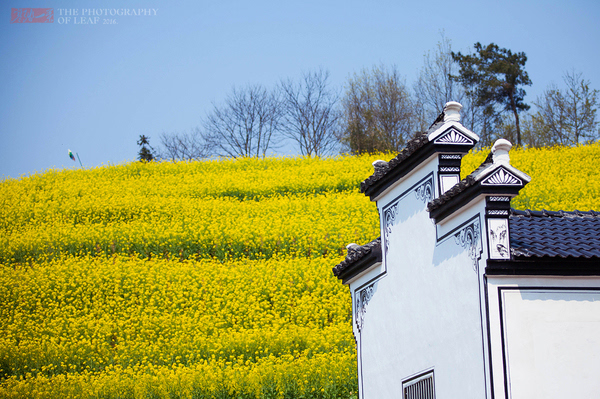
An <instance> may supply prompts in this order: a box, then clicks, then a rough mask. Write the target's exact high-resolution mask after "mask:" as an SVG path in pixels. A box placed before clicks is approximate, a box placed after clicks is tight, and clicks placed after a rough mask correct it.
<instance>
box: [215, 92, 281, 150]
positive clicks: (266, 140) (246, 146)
mask: <svg viewBox="0 0 600 399" xmlns="http://www.w3.org/2000/svg"><path fill="white" fill-rule="evenodd" d="M280 118H281V110H280V103H279V100H278V99H277V96H276V95H275V94H274V93H273V92H270V91H268V90H267V89H265V88H264V87H263V86H261V85H251V86H246V87H244V88H242V89H236V88H234V89H233V91H232V93H231V94H230V95H229V96H228V97H227V98H226V100H225V103H224V104H223V105H221V106H217V105H214V108H213V110H212V112H210V113H209V114H208V116H207V118H206V120H205V121H204V129H205V132H204V138H205V140H206V143H207V145H208V146H209V148H211V149H212V151H213V152H214V153H215V154H216V155H220V156H228V157H234V158H235V157H259V156H263V157H264V156H265V155H266V153H267V151H268V150H269V148H271V146H272V145H273V142H272V139H273V138H274V133H275V132H276V130H277V128H278V124H279V121H280Z"/></svg>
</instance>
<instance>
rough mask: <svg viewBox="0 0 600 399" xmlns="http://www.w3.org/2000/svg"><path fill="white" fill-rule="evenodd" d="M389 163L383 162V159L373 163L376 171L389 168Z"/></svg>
mask: <svg viewBox="0 0 600 399" xmlns="http://www.w3.org/2000/svg"><path fill="white" fill-rule="evenodd" d="M387 164H388V163H387V162H385V161H382V160H381V159H378V160H377V161H375V162H373V168H375V169H381V168H385V167H386V166H387Z"/></svg>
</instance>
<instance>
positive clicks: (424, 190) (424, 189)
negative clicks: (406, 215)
mask: <svg viewBox="0 0 600 399" xmlns="http://www.w3.org/2000/svg"><path fill="white" fill-rule="evenodd" d="M415 195H416V196H417V199H418V200H421V201H423V202H425V203H428V202H429V201H431V200H432V199H433V180H425V181H424V182H423V184H421V185H420V186H418V187H417V188H416V189H415Z"/></svg>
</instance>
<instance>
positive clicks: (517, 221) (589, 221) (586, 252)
mask: <svg viewBox="0 0 600 399" xmlns="http://www.w3.org/2000/svg"><path fill="white" fill-rule="evenodd" d="M509 225H510V245H511V248H512V252H513V254H512V255H513V259H514V260H519V259H521V260H526V259H531V258H536V257H558V258H600V213H598V212H594V211H589V212H582V211H577V210H576V211H573V212H566V211H546V210H542V211H530V210H526V211H519V210H515V209H512V210H511V215H510V218H509Z"/></svg>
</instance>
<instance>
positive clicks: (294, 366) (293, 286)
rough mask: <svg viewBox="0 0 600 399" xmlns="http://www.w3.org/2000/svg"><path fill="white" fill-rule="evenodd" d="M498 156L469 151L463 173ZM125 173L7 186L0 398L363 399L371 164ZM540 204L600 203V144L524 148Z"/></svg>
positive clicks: (197, 166) (529, 194)
mask: <svg viewBox="0 0 600 399" xmlns="http://www.w3.org/2000/svg"><path fill="white" fill-rule="evenodd" d="M486 155H487V152H485V151H482V152H477V153H473V154H469V155H468V156H467V157H465V159H464V162H463V170H464V172H465V173H468V172H470V171H472V170H473V169H475V168H476V167H477V166H478V165H479V164H480V163H481V162H482V161H483V159H484V158H485V156H486ZM392 156H393V154H379V155H372V156H360V157H336V158H330V159H314V158H313V159H310V158H294V159H290V158H268V159H239V160H217V161H206V162H162V163H140V162H134V163H127V164H124V165H118V166H105V167H98V168H93V169H84V170H61V171H56V170H50V171H46V172H44V173H40V174H35V175H32V176H28V177H24V178H21V179H18V180H13V179H9V180H5V181H2V182H0V296H1V299H2V300H1V301H0V397H6V398H32V397H34V398H68V397H73V398H140V397H144V398H345V399H346V398H355V397H356V396H357V395H356V389H357V381H356V353H355V341H354V337H353V335H352V326H351V312H352V310H351V304H350V295H349V292H348V289H347V288H346V287H345V286H343V285H342V284H341V283H340V282H339V281H338V280H337V279H336V278H335V277H334V276H333V274H332V272H331V268H332V267H333V266H334V265H335V264H336V263H338V262H339V261H341V260H342V259H343V255H344V253H345V245H346V244H348V243H350V242H356V243H360V244H362V243H365V242H368V241H370V240H372V239H374V238H376V237H377V236H378V235H379V217H378V214H377V210H376V207H375V205H374V204H373V203H372V202H370V200H369V199H368V198H367V197H365V196H364V195H362V194H361V193H360V192H359V190H358V186H359V183H360V181H362V180H364V179H365V178H367V177H368V176H369V175H370V174H371V173H372V166H371V163H372V162H373V161H374V160H376V159H385V160H387V159H390V158H391V157H392ZM511 161H512V163H513V165H514V166H516V167H517V168H519V169H521V170H523V171H524V172H526V173H528V174H529V175H531V176H532V182H531V183H530V184H529V185H528V186H527V187H526V188H525V189H524V190H523V191H522V194H521V195H520V196H519V197H517V198H516V199H515V200H513V206H515V207H518V208H521V209H523V208H530V209H543V208H545V209H551V210H557V209H564V210H574V209H580V210H589V209H600V199H599V197H600V196H599V194H600V193H599V186H600V174H599V172H598V164H599V161H600V145H598V144H593V145H589V146H581V147H575V148H551V149H540V150H537V149H532V150H522V149H516V150H513V151H511Z"/></svg>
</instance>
